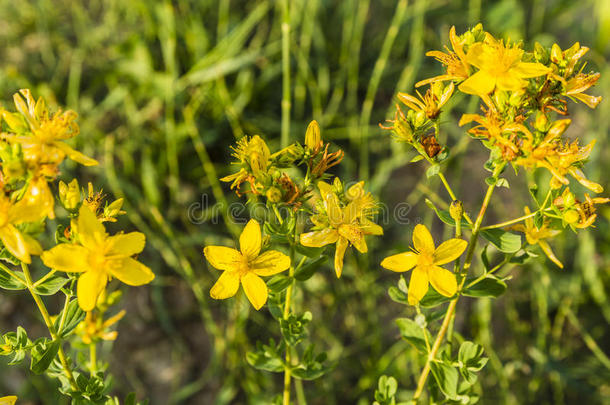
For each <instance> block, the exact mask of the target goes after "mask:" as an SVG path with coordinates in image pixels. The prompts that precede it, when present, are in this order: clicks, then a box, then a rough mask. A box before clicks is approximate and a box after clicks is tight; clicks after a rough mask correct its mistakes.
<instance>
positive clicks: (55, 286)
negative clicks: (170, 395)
mask: <svg viewBox="0 0 610 405" xmlns="http://www.w3.org/2000/svg"><path fill="white" fill-rule="evenodd" d="M68 281H70V280H69V279H67V278H65V277H61V276H60V275H59V274H54V275H52V276H51V277H49V278H48V279H46V280H45V281H44V282H43V283H42V284H39V285H37V286H36V287H34V291H36V293H37V294H39V295H53V294H55V293H56V292H57V291H59V290H61V288H62V287H63V286H64V285H66V283H67V282H68Z"/></svg>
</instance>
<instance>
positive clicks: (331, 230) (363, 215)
mask: <svg viewBox="0 0 610 405" xmlns="http://www.w3.org/2000/svg"><path fill="white" fill-rule="evenodd" d="M363 184H364V183H363V182H360V183H356V184H355V185H354V186H352V187H350V188H349V189H348V191H347V199H348V201H349V203H348V204H347V205H346V206H345V207H344V208H341V205H340V202H339V198H338V197H337V195H336V194H335V193H334V192H333V190H332V186H331V185H330V184H328V183H325V182H323V181H320V182H319V183H318V188H319V189H320V195H321V196H322V205H323V210H324V215H321V216H320V215H318V216H317V217H321V218H316V219H315V221H317V223H316V225H317V226H318V227H319V228H322V229H320V230H315V231H313V232H308V233H303V234H301V236H300V241H301V245H303V246H308V247H322V246H326V245H329V244H331V243H336V244H337V245H336V248H335V273H336V274H337V278H339V277H341V272H342V270H343V257H344V256H345V251H346V249H347V247H348V245H349V244H352V245H354V247H355V248H356V249H357V250H358V251H359V252H360V253H366V252H367V251H368V248H367V246H366V241H365V240H364V236H365V235H382V234H383V229H381V227H380V226H379V225H377V224H375V223H374V222H372V221H371V220H370V219H369V218H368V216H369V215H370V214H371V213H372V211H373V210H374V208H375V201H374V200H373V198H372V196H371V195H370V193H364V189H363Z"/></svg>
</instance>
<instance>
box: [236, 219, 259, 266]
mask: <svg viewBox="0 0 610 405" xmlns="http://www.w3.org/2000/svg"><path fill="white" fill-rule="evenodd" d="M261 237H262V236H261V226H260V224H259V223H258V221H256V220H255V219H251V220H250V221H248V224H247V225H246V227H245V228H244V230H243V232H242V233H241V235H240V236H239V248H240V249H241V253H242V254H243V255H244V256H247V257H248V258H249V259H254V258H255V257H256V256H258V253H259V252H260V251H261V242H262V239H261Z"/></svg>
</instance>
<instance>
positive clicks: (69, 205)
mask: <svg viewBox="0 0 610 405" xmlns="http://www.w3.org/2000/svg"><path fill="white" fill-rule="evenodd" d="M59 201H61V204H62V205H63V206H64V208H65V209H67V210H68V211H74V210H76V209H77V208H78V205H79V204H80V187H79V185H78V180H76V179H74V180H72V181H71V182H70V184H66V183H64V182H63V181H60V182H59Z"/></svg>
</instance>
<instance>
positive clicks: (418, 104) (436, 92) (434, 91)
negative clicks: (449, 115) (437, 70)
mask: <svg viewBox="0 0 610 405" xmlns="http://www.w3.org/2000/svg"><path fill="white" fill-rule="evenodd" d="M454 88H455V85H454V84H453V82H451V83H449V85H448V86H446V87H445V86H443V84H442V83H440V82H438V83H433V84H431V86H430V88H429V89H428V90H427V91H426V94H425V95H423V96H422V95H421V94H420V93H419V91H416V92H417V96H418V97H419V99H418V98H416V97H413V96H412V95H410V94H407V93H398V99H399V100H400V101H402V102H403V104H405V105H406V106H407V107H409V108H410V109H412V110H413V111H415V112H419V111H423V112H424V114H425V115H426V117H428V118H429V119H436V118H438V116H439V114H440V112H441V108H442V107H443V106H444V105H445V104H446V103H447V101H449V99H450V98H451V95H452V94H453V90H454Z"/></svg>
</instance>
